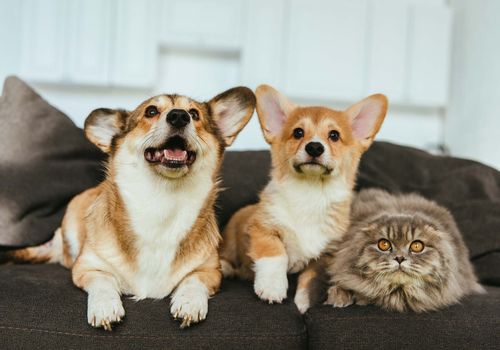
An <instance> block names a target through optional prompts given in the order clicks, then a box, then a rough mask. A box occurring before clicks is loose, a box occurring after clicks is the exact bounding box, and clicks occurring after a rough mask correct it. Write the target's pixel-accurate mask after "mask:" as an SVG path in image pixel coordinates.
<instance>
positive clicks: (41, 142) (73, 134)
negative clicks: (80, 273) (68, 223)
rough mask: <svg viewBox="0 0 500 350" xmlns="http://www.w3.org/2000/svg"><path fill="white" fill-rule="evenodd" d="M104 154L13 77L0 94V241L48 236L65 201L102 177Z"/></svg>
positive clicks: (27, 241)
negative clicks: (0, 94)
mask: <svg viewBox="0 0 500 350" xmlns="http://www.w3.org/2000/svg"><path fill="white" fill-rule="evenodd" d="M102 160H103V154H102V153H101V151H99V150H98V149H97V148H96V147H95V146H93V145H92V144H91V143H90V142H89V141H87V139H86V138H85V136H84V135H83V132H82V130H81V129H80V128H78V127H77V126H75V125H74V124H73V122H72V121H71V120H70V119H69V118H68V117H67V116H66V115H64V114H63V113H62V112H60V111H59V110H57V109H56V108H54V107H52V106H51V105H50V104H49V103H47V102H46V101H45V100H44V99H43V98H41V97H40V96H39V95H38V94H37V93H36V92H34V91H33V89H31V88H30V87H29V86H28V85H26V84H25V83H24V82H22V81H21V80H19V79H18V78H16V77H9V78H7V79H6V81H5V84H4V88H3V94H2V96H1V97H0V245H2V246H9V247H19V246H26V245H35V244H40V243H43V242H45V241H46V240H48V239H49V238H51V237H52V234H53V233H54V230H55V229H56V228H57V227H58V226H59V224H60V222H61V219H62V216H63V214H64V210H65V208H66V205H67V203H68V201H69V200H70V199H71V197H73V196H74V195H75V194H77V193H79V192H81V191H82V190H84V189H86V188H88V187H91V186H94V185H95V184H97V183H98V182H99V181H100V179H101V178H102V170H103V169H102V166H101V162H102Z"/></svg>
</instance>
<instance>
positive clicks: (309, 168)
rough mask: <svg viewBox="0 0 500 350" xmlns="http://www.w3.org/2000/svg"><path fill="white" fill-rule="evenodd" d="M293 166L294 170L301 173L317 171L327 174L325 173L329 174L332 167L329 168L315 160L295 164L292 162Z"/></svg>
mask: <svg viewBox="0 0 500 350" xmlns="http://www.w3.org/2000/svg"><path fill="white" fill-rule="evenodd" d="M293 167H294V169H295V171H296V172H298V173H301V174H304V173H305V174H308V173H311V174H312V173H317V174H323V175H327V174H330V173H331V172H332V169H330V168H329V167H327V166H326V165H324V164H321V163H319V162H317V161H310V162H304V163H297V164H294V165H293Z"/></svg>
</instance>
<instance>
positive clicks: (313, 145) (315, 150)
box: [306, 142, 325, 157]
mask: <svg viewBox="0 0 500 350" xmlns="http://www.w3.org/2000/svg"><path fill="white" fill-rule="evenodd" d="M324 151H325V147H323V145H322V144H321V143H320V142H309V143H308V144H307V145H306V152H307V154H309V155H310V156H311V157H319V156H320V155H322V154H323V152H324Z"/></svg>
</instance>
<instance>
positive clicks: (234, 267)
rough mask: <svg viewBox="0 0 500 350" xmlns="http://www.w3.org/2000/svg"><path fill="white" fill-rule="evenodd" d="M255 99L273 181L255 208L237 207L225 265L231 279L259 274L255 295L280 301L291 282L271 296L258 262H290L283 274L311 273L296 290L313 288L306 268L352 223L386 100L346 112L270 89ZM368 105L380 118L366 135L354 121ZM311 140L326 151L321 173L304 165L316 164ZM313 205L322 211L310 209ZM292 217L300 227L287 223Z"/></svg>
mask: <svg viewBox="0 0 500 350" xmlns="http://www.w3.org/2000/svg"><path fill="white" fill-rule="evenodd" d="M256 95H257V113H258V116H259V121H260V124H261V127H262V130H263V133H264V137H265V139H266V141H267V142H268V143H270V144H271V156H272V171H271V181H270V183H269V184H268V185H267V187H266V188H265V189H264V191H263V192H262V193H261V194H260V201H259V203H258V204H256V205H252V206H249V207H245V208H243V209H240V210H239V211H238V212H237V213H236V214H234V216H233V217H232V218H231V220H230V221H229V223H228V225H227V226H226V228H225V230H224V232H223V240H224V244H223V246H222V249H221V258H222V261H221V264H222V266H223V273H224V274H225V275H227V276H232V275H236V276H239V277H241V278H245V279H253V278H254V277H255V281H256V282H255V283H256V285H255V289H256V293H257V294H258V295H259V296H260V297H261V298H262V299H264V300H267V301H269V302H281V300H282V299H283V298H284V297H286V293H284V292H286V285H287V283H286V280H281V283H282V284H283V288H284V289H283V288H281V289H280V290H279V291H266V290H265V289H266V288H267V287H265V286H263V287H262V288H261V287H259V286H257V284H258V281H257V279H258V276H257V275H255V274H258V271H257V270H258V269H259V268H260V267H259V266H257V265H254V264H257V263H258V262H259V261H261V262H262V264H271V265H269V266H272V264H273V262H272V260H269V259H267V258H276V259H278V260H276V261H277V262H278V263H279V264H287V265H288V266H286V271H285V274H286V272H301V271H303V270H304V269H306V270H305V272H304V275H301V276H300V277H299V290H298V291H300V289H301V288H302V289H304V288H306V287H307V286H308V284H309V282H310V280H311V279H312V277H313V275H314V272H313V271H314V268H312V267H311V268H309V269H307V266H308V264H309V263H310V262H311V261H314V260H315V259H317V258H318V257H319V256H320V254H321V253H322V252H323V251H324V250H325V249H327V247H328V246H331V245H332V244H336V243H337V242H339V241H340V240H341V239H342V237H343V235H344V233H345V232H346V230H347V228H348V226H349V214H350V206H351V201H352V191H353V188H354V185H355V179H356V172H357V168H358V163H359V159H360V157H361V155H362V153H363V152H364V151H365V150H366V149H367V148H368V147H369V146H370V144H371V142H372V140H373V138H374V136H375V134H376V133H377V132H378V130H379V129H380V126H381V124H382V121H383V120H384V117H385V114H386V111H387V100H386V98H385V96H383V95H373V96H371V97H369V98H367V99H365V100H363V101H361V102H359V103H357V104H355V105H353V106H352V107H350V108H349V109H347V110H346V111H336V110H332V109H329V108H326V107H298V106H295V105H294V104H293V103H292V102H290V101H289V100H288V99H287V98H286V97H284V96H283V95H281V94H280V93H279V92H277V91H276V90H274V89H273V88H271V87H270V86H266V85H263V86H260V87H259V88H258V89H257V91H256ZM364 108H365V110H363V109H364ZM366 108H376V109H377V110H376V113H373V112H370V113H371V114H373V117H371V119H369V120H368V121H369V122H373V123H372V124H370V127H369V130H363V128H360V125H361V126H363V124H362V123H361V124H360V123H358V122H357V121H356V118H358V116H362V118H364V115H362V114H363V113H365V112H366ZM356 123H358V124H356ZM354 127H356V128H357V129H356V130H353V128H354ZM297 128H301V129H302V130H303V133H304V136H303V137H302V138H300V139H297V138H296V137H294V130H295V129H297ZM332 130H336V131H338V132H340V137H341V138H340V140H338V141H333V140H332V139H330V138H329V135H330V134H329V133H330V132H331V131H332ZM360 130H361V131H360ZM360 133H361V134H362V137H360ZM312 141H315V142H320V143H321V144H322V145H323V146H324V147H325V149H326V150H325V152H324V154H323V155H322V156H321V157H319V158H318V159H319V161H318V162H320V163H321V169H323V170H322V171H323V172H321V170H313V173H308V171H309V170H308V165H302V164H303V163H301V162H307V161H311V157H309V156H308V155H307V154H304V152H305V151H304V148H305V146H306V145H307V144H308V143H309V142H312ZM304 164H305V163H304ZM313 167H319V166H318V165H313ZM304 168H305V170H304ZM294 191H297V193H296V194H295V193H294ZM301 206H303V208H304V210H301ZM308 207H312V208H317V211H316V210H314V209H313V210H312V211H309V209H308ZM302 216H310V217H302ZM294 220H297V221H296V223H298V224H299V225H300V227H291V226H290V225H292V226H293V225H294V223H293V221H294ZM296 230H299V231H296ZM309 231H310V232H309ZM310 234H311V235H312V236H310V237H308V236H309V235H310ZM316 240H318V241H317V242H316ZM311 241H312V242H311ZM264 269H266V268H264ZM278 269H279V268H278ZM278 275H280V276H281V273H278ZM280 278H281V277H280ZM280 278H277V279H280ZM271 280H272V279H269V280H268V281H267V282H268V284H271ZM276 283H277V284H279V282H276ZM262 289H264V290H262Z"/></svg>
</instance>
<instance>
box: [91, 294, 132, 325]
mask: <svg viewBox="0 0 500 350" xmlns="http://www.w3.org/2000/svg"><path fill="white" fill-rule="evenodd" d="M124 316H125V310H124V309H123V304H122V301H121V299H120V296H112V297H110V296H109V295H107V294H104V293H100V294H93V295H89V299H88V306H87V320H88V323H89V324H90V325H91V326H92V327H96V328H100V327H102V328H104V329H105V330H107V331H110V330H111V328H112V325H113V324H114V323H117V322H120V321H121V320H122V318H123V317H124Z"/></svg>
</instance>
